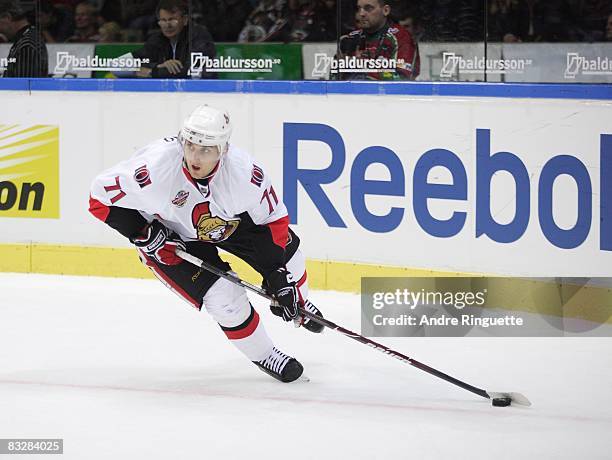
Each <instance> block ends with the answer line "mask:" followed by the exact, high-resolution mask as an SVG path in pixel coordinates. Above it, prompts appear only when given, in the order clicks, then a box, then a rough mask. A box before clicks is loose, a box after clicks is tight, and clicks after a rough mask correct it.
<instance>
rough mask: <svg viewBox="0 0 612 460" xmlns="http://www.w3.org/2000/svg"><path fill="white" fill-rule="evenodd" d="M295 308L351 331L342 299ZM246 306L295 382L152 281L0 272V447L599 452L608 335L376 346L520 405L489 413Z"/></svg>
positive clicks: (138, 455)
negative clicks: (525, 400) (300, 379)
mask: <svg viewBox="0 0 612 460" xmlns="http://www.w3.org/2000/svg"><path fill="white" fill-rule="evenodd" d="M311 298H312V300H313V301H314V302H315V303H316V304H317V305H319V306H320V307H321V309H322V310H323V312H324V313H325V314H326V316H327V317H328V318H330V319H331V320H332V321H335V322H337V323H339V324H341V325H343V326H345V327H348V328H349V329H353V330H355V331H357V332H359V331H360V322H359V321H360V317H359V297H358V296H356V295H350V294H341V293H333V292H313V293H312V295H311ZM251 299H252V301H253V304H254V305H255V308H257V309H258V311H259V312H260V313H261V316H262V319H263V320H264V321H265V324H266V327H267V329H268V332H269V333H270V335H271V336H272V338H273V340H275V342H276V344H277V345H278V346H279V348H281V349H282V350H284V351H285V352H287V353H292V354H294V355H295V356H296V357H297V358H298V359H299V360H300V361H301V362H302V363H303V364H304V366H305V369H306V373H307V375H308V376H309V377H310V379H311V382H309V383H293V384H289V385H287V384H281V383H279V382H276V381H275V380H272V379H271V378H270V377H268V376H267V375H265V374H263V373H262V372H261V371H259V370H258V369H256V368H255V366H253V365H252V364H251V363H249V362H248V361H247V360H246V359H245V358H244V357H243V356H242V355H241V354H240V353H239V352H238V351H237V350H236V349H234V348H233V347H232V346H231V345H230V344H229V343H228V342H227V340H226V339H225V336H224V335H223V334H222V333H221V331H220V329H219V328H218V326H216V324H215V323H213V321H212V320H211V319H210V318H209V317H208V316H207V315H206V314H205V313H200V312H197V311H196V310H193V309H192V308H190V307H189V306H188V305H187V304H186V303H184V302H183V301H181V300H180V299H178V298H177V297H175V296H174V295H173V294H171V293H170V292H169V291H168V290H167V289H166V288H165V287H163V286H162V285H161V284H160V283H158V282H157V281H144V280H122V279H100V278H77V277H61V276H44V275H12V274H0V438H63V439H64V455H63V456H62V458H66V459H79V460H80V459H83V460H85V459H149V460H157V459H196V458H197V459H233V458H248V459H276V458H278V459H281V458H282V459H301V458H330V459H337V458H347V459H348V458H367V459H370V458H378V459H398V458H414V459H430V458H432V459H447V458H448V459H464V458H465V459H468V458H469V459H495V460H502V459H596V458H599V459H611V458H612V442H611V441H610V435H611V434H612V339H610V338H520V339H519V338H508V339H504V338H393V339H387V338H385V339H379V341H380V342H382V343H384V344H386V345H388V346H390V347H392V348H394V349H397V350H398V351H401V352H403V353H405V354H407V355H408V356H410V357H412V358H414V359H417V360H419V361H422V362H424V363H426V364H429V365H431V366H433V367H436V368H438V369H440V370H442V371H444V372H446V373H449V374H451V375H453V376H455V377H457V378H460V379H462V380H465V381H467V382H469V383H471V384H473V385H476V386H479V387H481V388H484V389H486V390H494V391H519V392H522V393H524V394H525V395H526V396H527V397H529V398H530V399H531V401H532V403H533V406H532V407H530V408H524V407H518V406H517V407H515V406H512V407H506V408H496V407H492V406H491V405H490V403H489V401H487V400H485V399H482V398H479V397H478V396H475V395H473V394H471V393H469V392H467V391H465V390H462V389H460V388H457V387H454V386H453V385H450V384H448V383H446V382H444V381H442V380H439V379H436V378H435V377H432V376H430V375H428V374H425V373H423V372H422V371H420V370H418V369H416V368H414V367H412V366H409V365H406V364H404V363H401V362H399V361H396V360H394V359H391V358H389V357H387V356H384V355H382V354H380V353H379V352H377V351H375V350H372V349H370V348H368V347H366V346H364V345H362V344H360V343H357V342H355V341H353V340H350V339H347V338H346V337H343V336H342V335H340V334H338V333H335V332H331V331H326V333H325V334H322V335H313V334H310V333H308V332H307V331H305V330H300V329H298V330H296V329H294V328H293V327H292V326H290V325H287V324H285V323H282V321H280V320H278V319H277V318H276V317H273V316H272V315H271V314H270V313H269V311H267V308H266V307H265V302H263V301H261V300H260V299H258V298H256V297H255V296H251ZM14 458H16V459H17V458H28V456H17V457H14ZM32 458H36V459H40V458H41V457H40V456H36V457H34V456H32Z"/></svg>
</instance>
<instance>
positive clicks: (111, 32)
mask: <svg viewBox="0 0 612 460" xmlns="http://www.w3.org/2000/svg"><path fill="white" fill-rule="evenodd" d="M99 35H100V39H99V40H98V42H99V43H120V42H122V41H123V34H122V32H121V26H119V24H117V23H116V22H114V21H110V22H105V23H104V24H102V25H101V26H100V30H99Z"/></svg>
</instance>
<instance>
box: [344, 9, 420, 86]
mask: <svg viewBox="0 0 612 460" xmlns="http://www.w3.org/2000/svg"><path fill="white" fill-rule="evenodd" d="M390 13H391V6H390V5H389V1H388V0H358V1H357V11H356V14H355V19H356V23H357V26H358V27H359V28H358V29H356V30H354V31H352V32H350V33H349V34H348V35H344V36H342V37H340V50H339V53H338V57H340V58H346V57H355V58H356V59H358V60H360V61H362V62H365V60H366V59H367V60H372V61H374V60H377V59H379V60H380V59H381V58H384V59H395V60H397V61H398V63H397V66H396V67H395V68H394V69H388V70H387V69H386V70H385V71H373V72H355V73H343V74H342V75H343V76H344V78H346V79H349V80H364V79H367V80H414V79H415V78H416V77H417V76H418V75H419V69H420V58H419V49H418V46H417V44H416V42H415V40H414V38H413V37H412V35H411V34H410V32H408V30H406V29H405V28H404V27H402V26H401V25H399V24H398V23H396V22H394V21H392V20H391V19H390V18H389V14H390ZM372 61H370V62H372Z"/></svg>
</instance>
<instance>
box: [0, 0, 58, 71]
mask: <svg viewBox="0 0 612 460" xmlns="http://www.w3.org/2000/svg"><path fill="white" fill-rule="evenodd" d="M0 34H3V35H5V36H6V37H7V38H8V39H9V40H12V41H13V45H12V46H11V49H10V50H9V54H8V56H7V59H8V65H7V67H6V70H5V71H4V75H3V76H4V77H47V76H48V74H49V64H48V62H49V57H48V55H47V45H45V41H44V39H43V38H42V34H41V33H40V30H38V28H37V27H35V26H33V25H31V24H30V22H29V21H28V19H27V17H26V14H25V13H24V11H23V10H22V9H21V6H20V5H19V3H18V2H17V0H0Z"/></svg>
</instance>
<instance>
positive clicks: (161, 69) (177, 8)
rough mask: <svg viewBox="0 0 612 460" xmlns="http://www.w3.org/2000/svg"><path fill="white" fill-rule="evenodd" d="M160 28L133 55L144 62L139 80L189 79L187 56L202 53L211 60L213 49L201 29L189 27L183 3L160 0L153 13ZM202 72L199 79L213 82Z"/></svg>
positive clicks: (208, 38) (176, 0)
mask: <svg viewBox="0 0 612 460" xmlns="http://www.w3.org/2000/svg"><path fill="white" fill-rule="evenodd" d="M156 13H157V18H158V24H159V26H160V28H161V31H160V32H157V33H155V34H153V35H151V37H150V38H149V39H148V40H147V41H146V42H145V44H144V46H143V47H142V48H141V49H139V50H137V51H135V52H134V53H133V55H134V57H136V58H141V59H148V61H149V63H148V64H147V66H146V67H143V68H141V69H140V72H139V73H138V76H139V77H153V78H188V77H191V72H190V67H191V54H192V53H202V55H203V56H208V57H210V58H214V57H215V55H216V53H215V45H214V43H213V42H212V37H211V36H210V33H208V30H207V29H206V27H204V26H200V25H197V24H194V25H192V26H189V16H188V14H187V13H188V6H187V3H185V1H184V0H160V2H159V4H158V5H157V9H156ZM214 77H215V75H214V74H211V73H207V72H203V73H202V75H201V78H214Z"/></svg>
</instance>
